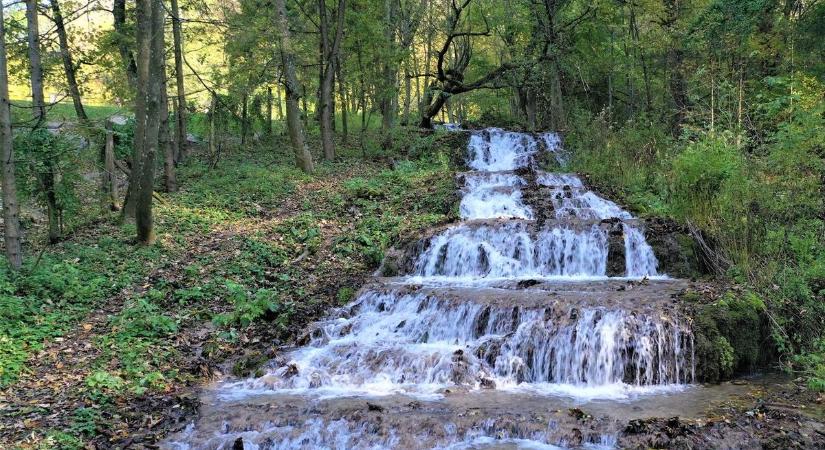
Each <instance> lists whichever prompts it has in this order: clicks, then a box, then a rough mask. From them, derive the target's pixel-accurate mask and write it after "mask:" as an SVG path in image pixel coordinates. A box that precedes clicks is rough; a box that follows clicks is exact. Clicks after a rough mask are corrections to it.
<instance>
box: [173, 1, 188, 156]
mask: <svg viewBox="0 0 825 450" xmlns="http://www.w3.org/2000/svg"><path fill="white" fill-rule="evenodd" d="M171 6H172V39H173V40H174V48H175V50H174V52H175V78H176V83H175V84H176V87H177V93H178V96H177V101H176V104H177V107H176V108H175V110H176V112H177V114H175V124H176V126H175V132H176V139H175V142H176V143H177V145H178V149H177V150H178V151H177V154H178V155H179V156H180V158H181V159H185V158H186V157H187V156H189V137H188V136H189V133H188V132H187V124H186V120H187V118H186V116H187V114H186V113H187V109H186V85H185V83H184V78H183V21H182V20H181V18H180V9H179V8H178V0H171Z"/></svg>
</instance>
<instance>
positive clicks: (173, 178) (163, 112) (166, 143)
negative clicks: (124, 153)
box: [158, 65, 178, 192]
mask: <svg viewBox="0 0 825 450" xmlns="http://www.w3.org/2000/svg"><path fill="white" fill-rule="evenodd" d="M164 67H165V65H164ZM162 72H163V76H162V77H161V89H160V131H159V132H158V141H159V145H160V148H161V150H163V184H164V187H165V188H166V192H177V191H178V177H177V174H176V173H175V146H174V145H173V144H174V143H173V142H172V139H171V133H170V132H169V94H167V86H166V82H165V81H164V80H166V69H165V68H164V69H163V70H162Z"/></svg>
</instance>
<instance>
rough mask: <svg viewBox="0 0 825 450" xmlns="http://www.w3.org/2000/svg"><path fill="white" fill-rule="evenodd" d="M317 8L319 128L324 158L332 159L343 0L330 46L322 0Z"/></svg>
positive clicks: (342, 23)
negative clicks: (320, 49)
mask: <svg viewBox="0 0 825 450" xmlns="http://www.w3.org/2000/svg"><path fill="white" fill-rule="evenodd" d="M318 9H319V12H320V20H319V21H320V30H321V41H322V42H323V43H324V45H322V46H321V47H322V51H325V52H326V53H325V54H323V55H322V57H321V75H322V77H321V86H320V89H319V90H318V92H319V95H318V107H319V109H320V111H319V120H320V129H321V147H322V148H323V150H324V159H326V160H327V161H332V160H334V159H335V141H334V140H333V123H332V122H333V120H334V119H335V118H334V111H333V106H332V97H333V88H334V81H335V77H334V76H335V66H336V63H337V62H338V50H339V48H340V46H341V40H342V39H343V35H344V12H345V11H346V2H345V0H338V9H337V16H336V17H337V20H336V30H335V37H334V39H333V42H332V47H329V46H328V45H326V42H328V39H329V20H328V19H327V14H326V5H325V2H324V0H318Z"/></svg>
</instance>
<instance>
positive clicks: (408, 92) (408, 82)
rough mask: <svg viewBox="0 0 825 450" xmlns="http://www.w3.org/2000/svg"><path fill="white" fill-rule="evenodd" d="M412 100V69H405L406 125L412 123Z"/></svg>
mask: <svg viewBox="0 0 825 450" xmlns="http://www.w3.org/2000/svg"><path fill="white" fill-rule="evenodd" d="M411 102H412V79H411V77H410V69H409V68H407V69H405V70H404V115H403V117H404V119H403V121H404V125H408V124H409V123H410V103H411Z"/></svg>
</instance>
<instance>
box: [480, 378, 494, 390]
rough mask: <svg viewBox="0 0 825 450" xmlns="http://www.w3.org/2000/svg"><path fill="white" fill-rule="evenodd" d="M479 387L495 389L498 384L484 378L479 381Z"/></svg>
mask: <svg viewBox="0 0 825 450" xmlns="http://www.w3.org/2000/svg"><path fill="white" fill-rule="evenodd" d="M479 386H480V387H481V389H495V388H496V382H495V381H494V380H493V379H491V378H482V379H481V380H480V381H479Z"/></svg>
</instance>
